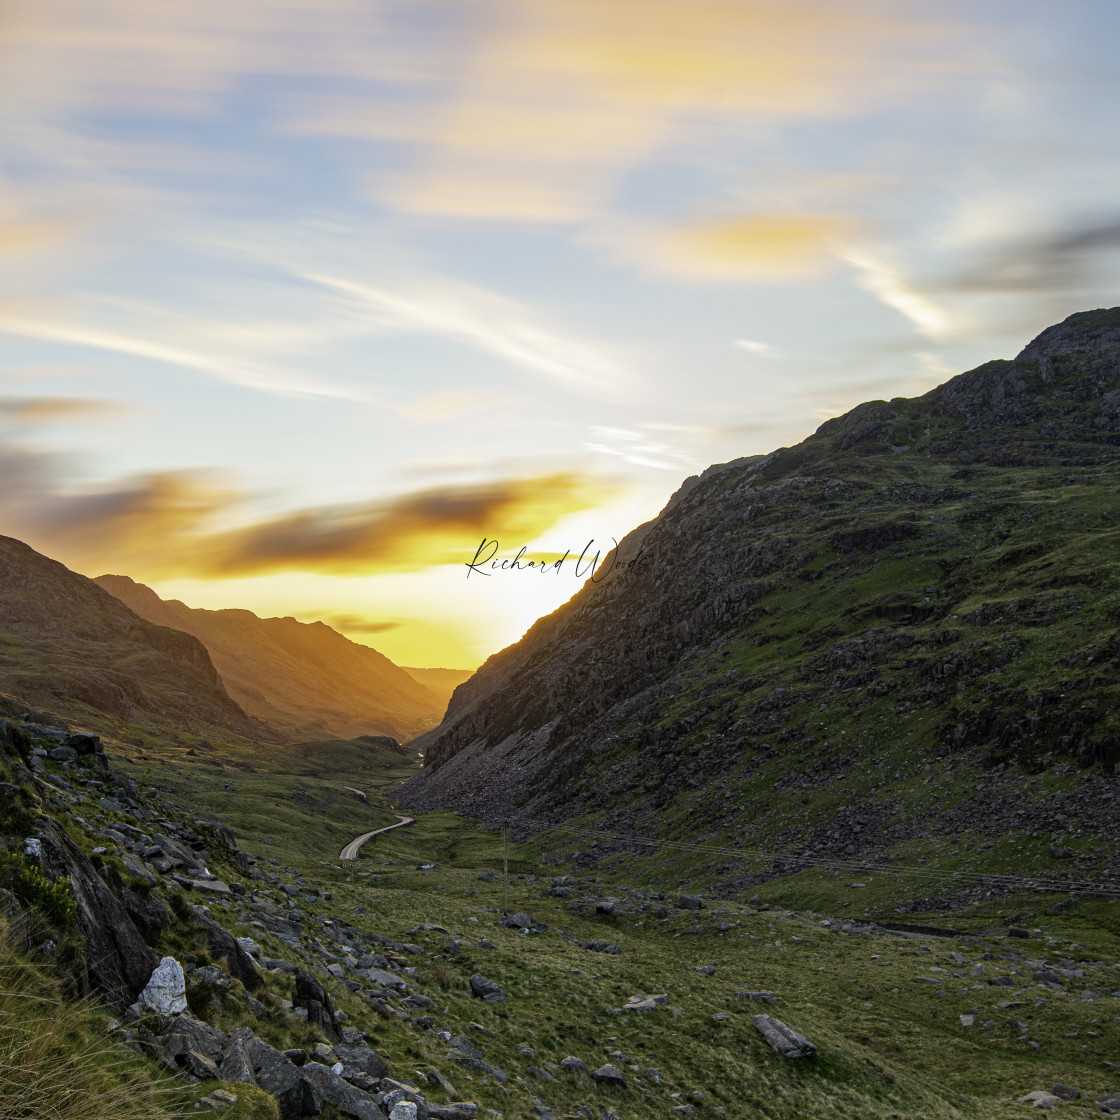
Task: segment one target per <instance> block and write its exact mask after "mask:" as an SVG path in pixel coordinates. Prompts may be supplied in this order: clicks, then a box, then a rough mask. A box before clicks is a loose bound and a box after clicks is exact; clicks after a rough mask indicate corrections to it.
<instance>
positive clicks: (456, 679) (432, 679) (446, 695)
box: [402, 665, 474, 709]
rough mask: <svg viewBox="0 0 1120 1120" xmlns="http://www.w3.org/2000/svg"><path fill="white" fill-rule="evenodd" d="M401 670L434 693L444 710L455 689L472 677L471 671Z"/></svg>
mask: <svg viewBox="0 0 1120 1120" xmlns="http://www.w3.org/2000/svg"><path fill="white" fill-rule="evenodd" d="M402 668H403V669H404V671H405V672H406V673H407V674H408V675H409V676H410V677H412V678H413V679H414V680H417V681H419V682H420V683H421V684H422V685H423V686H424V687H425V688H426V689H428V690H429V691H430V692H433V693H435V695H436V696H437V697H438V699H439V702H440V704H442V705H443V708H444V709H446V707H447V702H448V701H449V700H450V699H451V694H452V693H453V692H454V691H455V689H456V688H458V687H459V685H461V684H462V683H463V682H464V681H469V680H470V679H471V677H473V676H474V670H473V669H418V668H414V667H412V666H411V665H404V666H402Z"/></svg>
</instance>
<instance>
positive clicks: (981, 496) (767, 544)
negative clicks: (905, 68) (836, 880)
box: [400, 309, 1120, 857]
mask: <svg viewBox="0 0 1120 1120" xmlns="http://www.w3.org/2000/svg"><path fill="white" fill-rule="evenodd" d="M1118 481H1120V309H1112V310H1107V311H1106V310H1101V311H1092V312H1085V313H1082V314H1078V315H1073V316H1071V317H1070V318H1068V319H1067V320H1065V322H1063V323H1061V324H1059V325H1057V326H1054V327H1051V328H1049V329H1048V330H1046V331H1044V332H1043V333H1042V334H1041V335H1040V336H1039V337H1038V338H1036V339H1035V340H1034V341H1033V342H1031V343H1030V344H1029V345H1028V346H1027V347H1026V348H1025V349H1024V350H1023V351H1022V353H1021V354H1019V356H1018V357H1017V358H1016V359H1015V360H1014V361H992V362H988V363H986V364H985V365H983V366H981V367H979V368H978V369H974V370H972V371H970V372H968V373H963V374H961V375H959V376H957V377H954V378H953V379H952V380H950V381H948V382H946V383H945V384H943V385H941V386H939V387H938V388H936V389H934V390H932V391H931V392H929V393H926V394H925V395H924V396H922V397H918V398H915V399H903V398H896V399H894V400H891V401H871V402H869V403H866V404H862V405H860V406H859V407H857V408H855V409H853V410H852V411H851V412H849V413H847V414H846V415H844V416H841V417H838V418H836V419H833V420H829V421H828V422H826V423H825V424H823V425H821V427H820V428H819V429H818V430H817V432H816V433H815V434H814V435H812V436H810V437H809V438H808V439H806V440H805V441H804V442H802V443H800V444H798V445H797V446H796V447H792V448H780V449H779V450H777V451H775V452H773V453H772V454H770V455H766V456H754V457H750V458H745V459H739V460H737V461H735V462H731V463H725V464H721V465H718V466H713V467H710V468H709V469H708V470H707V471H705V472H704V473H703V474H702V475H701V476H699V477H698V478H691V479H689V480H688V481H687V482H685V484H684V485H683V486H682V487H681V488H680V490H679V491H678V492H677V493H676V494H675V495H674V496H673V498H672V499H671V500H670V502H669V503H668V505H667V506H666V508H665V509H664V510H663V511H662V513H661V514H660V515H659V516H658V517H657V518H656V519H655V520H653V521H651V522H649V523H647V524H646V525H643V526H641V527H640V528H638V529H636V530H634V532H632V533H631V534H630V535H629V536H628V537H627V538H626V539H625V540H624V541H623V542H622V543H621V545H620V547H619V551H618V556H617V557H612V558H608V561H609V570H608V562H605V563H604V565H603V567H601V568H600V569H599V571H598V572H597V573H596V578H597V579H599V582H598V583H595V582H592V581H588V582H587V583H585V584H584V585H583V587H582V589H581V590H580V591H579V592H578V594H576V595H575V596H574V598H573V599H572V600H571V601H570V602H569V603H567V604H566V605H564V606H563V607H561V608H560V609H559V610H557V611H555V612H554V613H553V614H551V615H549V616H547V617H545V618H542V619H541V620H539V621H538V622H537V623H536V624H535V625H534V626H533V627H532V628H531V629H530V630H529V631H528V633H527V634H526V635H525V637H524V638H523V639H522V640H521V641H520V642H518V643H517V644H516V645H514V646H510V647H509V648H507V649H505V650H502V651H501V652H500V653H498V654H496V655H494V656H493V657H491V658H490V659H489V660H488V661H487V662H486V663H485V664H484V665H483V666H482V667H481V668H480V669H479V670H478V672H477V673H476V674H475V675H474V676H473V677H472V678H471V679H470V680H469V681H467V682H466V683H465V684H463V685H460V686H459V688H457V689H456V691H455V693H454V696H453V697H452V700H451V703H450V705H449V707H448V711H447V714H446V717H445V718H444V720H443V722H442V723H441V724H440V725H439V727H437V728H435V729H434V730H433V731H431V732H429V733H428V734H427V735H425V736H424V737H423V738H421V739H420V740H418V741H417V743H416V744H414V745H415V746H416V747H417V748H418V749H420V750H422V751H423V752H424V757H425V763H426V764H425V767H424V770H423V771H422V772H421V773H420V774H419V775H417V776H416V777H414V778H412V779H411V780H409V782H408V783H407V784H406V785H405V786H403V788H402V790H401V792H400V802H401V804H403V805H405V806H411V807H413V808H431V807H436V806H444V807H449V808H453V809H456V810H459V811H461V812H463V813H464V814H467V815H470V816H474V817H481V818H483V819H490V820H496V819H498V818H501V817H504V816H509V815H515V816H517V817H519V818H522V819H523V820H525V821H529V822H536V823H537V824H538V825H539V824H541V823H543V822H557V821H562V820H565V819H567V818H571V817H577V816H579V817H586V816H587V815H589V814H595V815H597V818H598V820H599V821H600V822H601V823H606V824H610V825H616V826H619V827H622V826H625V827H626V828H638V829H641V830H642V832H643V834H650V835H659V836H668V835H673V836H676V835H688V836H692V837H695V836H697V835H702V836H703V837H705V838H709V837H715V836H723V837H724V838H725V839H727V840H729V841H730V840H734V841H735V842H736V843H743V842H752V841H753V842H757V843H759V844H760V845H763V846H766V847H768V848H770V849H772V850H777V849H778V848H784V849H785V850H793V851H801V852H816V853H819V854H830V853H831V854H847V855H848V856H849V857H850V856H851V855H852V854H854V853H862V852H867V851H870V850H883V849H885V848H886V847H889V846H890V845H891V844H901V843H903V842H905V841H906V840H907V838H912V837H914V836H916V835H918V834H919V833H920V832H921V831H922V830H925V831H927V832H928V831H929V830H932V831H933V832H934V833H937V834H940V833H944V834H946V835H948V834H954V835H957V834H961V833H964V832H969V831H980V832H987V833H995V832H1001V833H1006V832H1008V831H1011V830H1013V829H1014V828H1015V827H1021V828H1026V827H1031V822H1034V827H1036V828H1038V827H1040V824H1039V822H1051V823H1053V826H1054V827H1055V828H1057V829H1059V831H1060V830H1061V829H1064V828H1067V827H1068V828H1070V829H1072V828H1073V827H1074V825H1075V824H1079V823H1080V821H1081V820H1082V819H1084V818H1086V817H1090V816H1092V817H1093V818H1094V819H1101V814H1102V813H1103V814H1105V815H1107V813H1108V812H1114V811H1115V807H1116V805H1117V804H1120V782H1117V780H1116V777H1115V776H1110V772H1111V767H1112V766H1113V764H1114V763H1115V762H1116V761H1117V759H1118V758H1120V703H1118V701H1120V686H1118V683H1117V682H1118V679H1120V677H1118V674H1117V667H1118V666H1120V635H1118V633H1117V623H1118V622H1120V574H1118V568H1117V563H1116V561H1117V559H1118V556H1120V495H1118V492H1117V484H1118ZM635 558H638V562H637V563H636V564H635V565H634V566H632V567H630V566H627V565H629V564H630V561H632V560H635ZM1024 771H1025V772H1027V773H1030V774H1036V775H1039V776H1040V777H1039V782H1040V784H1039V785H1038V786H1037V787H1032V788H1036V790H1037V797H1035V796H1034V795H1033V794H1032V795H1031V796H1030V797H1026V795H1023V794H1021V793H1018V792H1014V791H1011V790H1010V788H1009V787H1007V786H1006V783H1005V782H1004V778H1005V776H1006V775H1008V774H1010V773H1012V772H1015V773H1020V774H1021V773H1022V772H1024ZM931 787H932V788H931ZM1063 799H1065V800H1064V801H1063Z"/></svg>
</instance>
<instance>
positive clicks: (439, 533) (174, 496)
mask: <svg viewBox="0 0 1120 1120" xmlns="http://www.w3.org/2000/svg"><path fill="white" fill-rule="evenodd" d="M46 462H49V460H46V457H38V458H37V457H36V456H35V455H34V453H24V454H21V455H9V459H8V461H7V462H5V461H4V460H3V458H2V457H0V477H3V476H4V475H8V476H9V478H11V479H12V480H13V481H14V482H15V483H16V485H14V486H13V487H10V488H6V493H5V494H3V495H0V516H2V517H3V519H4V523H5V524H6V526H7V527H6V531H7V532H9V533H12V534H13V535H15V536H22V537H23V539H25V540H27V541H28V543H30V544H32V545H33V546H34V547H37V548H41V549H43V550H44V551H47V552H49V553H50V554H51V555H52V556H56V557H58V558H59V559H61V560H63V562H65V563H67V564H69V565H71V566H73V567H76V568H78V569H79V570H83V571H97V572H101V571H109V570H112V571H125V572H128V573H129V574H130V575H133V576H134V577H135V578H139V579H143V580H155V579H174V578H180V577H187V578H196V579H221V578H230V577H245V576H254V575H263V574H268V573H274V572H287V571H302V572H314V573H318V574H330V575H342V576H363V575H372V574H378V573H383V572H388V571H420V570H423V569H425V568H430V567H434V566H438V565H441V564H453V563H458V562H459V561H460V560H461V554H463V553H464V552H471V551H473V550H474V549H475V548H476V547H477V544H478V542H479V541H480V540H481V539H482V538H483V537H491V538H493V537H500V538H502V539H506V540H515V539H516V540H520V541H531V540H533V539H534V538H535V537H537V536H539V535H540V534H541V533H542V532H544V531H545V530H546V529H548V528H549V527H550V526H552V525H553V524H555V523H556V522H557V521H558V520H559V519H560V518H562V517H564V516H565V515H567V514H570V513H573V512H577V511H579V510H582V509H588V508H591V507H593V506H596V505H599V504H601V503H603V502H605V501H607V500H608V499H610V498H612V497H614V496H615V494H616V493H617V487H615V486H613V485H611V484H609V483H607V482H604V481H603V480H602V479H598V478H595V477H593V476H590V475H586V474H580V473H575V472H569V473H557V474H551V475H544V476H540V477H536V478H519V479H505V480H500V481H495V482H490V483H484V484H479V485H475V486H448V487H441V488H438V489H429V490H422V491H417V492H414V493H411V494H404V495H401V496H399V497H397V498H394V499H391V500H389V501H385V502H370V503H364V504H352V505H344V506H343V505H337V506H328V507H323V508H319V509H307V510H298V511H295V512H293V513H290V514H286V515H283V516H280V517H275V518H271V519H265V520H258V521H255V522H253V521H250V522H249V523H248V524H241V525H236V524H233V525H231V522H234V519H235V518H236V517H237V516H238V513H239V509H240V507H241V506H242V505H243V501H244V498H243V495H241V494H239V493H238V492H236V491H235V490H233V489H231V488H230V487H228V486H226V485H224V484H223V483H222V482H221V481H220V480H219V479H216V478H215V477H213V476H208V475H205V474H202V473H194V474H191V473H180V474H173V473H166V474H152V475H147V476H144V477H141V478H138V479H135V480H132V481H131V482H130V483H128V484H127V485H124V486H120V487H118V488H115V489H110V490H105V491H101V492H96V493H85V494H66V493H60V492H58V491H57V490H55V489H53V488H52V485H51V483H50V480H49V479H48V478H46V477H45V476H44V471H43V467H44V464H45V463H46Z"/></svg>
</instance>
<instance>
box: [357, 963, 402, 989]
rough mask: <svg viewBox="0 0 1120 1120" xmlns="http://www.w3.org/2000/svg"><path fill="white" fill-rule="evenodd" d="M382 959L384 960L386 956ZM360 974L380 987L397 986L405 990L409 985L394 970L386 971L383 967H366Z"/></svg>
mask: <svg viewBox="0 0 1120 1120" xmlns="http://www.w3.org/2000/svg"><path fill="white" fill-rule="evenodd" d="M382 960H384V957H383V958H382ZM360 974H361V975H362V976H364V977H365V978H366V979H367V980H368V981H369V982H370V983H371V984H375V985H376V986H377V987H379V988H396V989H398V990H400V991H403V990H404V988H406V987H407V984H406V982H405V980H404V979H403V978H402V977H400V976H397V975H396V973H393V972H386V971H385V969H383V968H364V969H362V970H361V973H360Z"/></svg>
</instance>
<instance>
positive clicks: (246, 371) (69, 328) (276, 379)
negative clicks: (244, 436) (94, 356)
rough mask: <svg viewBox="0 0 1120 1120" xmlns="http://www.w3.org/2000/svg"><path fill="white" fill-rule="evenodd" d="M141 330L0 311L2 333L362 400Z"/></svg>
mask: <svg viewBox="0 0 1120 1120" xmlns="http://www.w3.org/2000/svg"><path fill="white" fill-rule="evenodd" d="M184 326H185V324H184ZM136 329H137V332H138V333H136V334H126V333H122V332H120V331H115V330H107V329H104V328H101V327H97V326H84V325H82V324H80V323H76V322H73V321H71V320H68V319H63V318H57V319H50V318H43V317H33V316H30V315H26V314H21V313H18V312H12V311H11V310H8V311H5V310H4V308H3V307H2V306H0V333H7V334H12V335H18V336H20V337H22V338H33V339H38V340H40V341H43V342H57V343H61V344H64V345H70V346H82V347H90V348H92V349H96V350H106V351H109V352H111V353H116V354H127V355H130V356H132V357H138V358H149V359H151V360H153V361H156V362H161V363H164V364H167V365H172V366H179V367H180V368H183V369H189V370H194V371H195V372H198V373H203V374H206V375H208V376H210V377H213V378H216V379H217V380H219V381H227V382H230V383H232V384H234V385H241V386H244V387H245V388H250V389H260V390H264V391H266V392H270V393H279V394H282V395H285V396H323V397H343V398H348V399H361V394H359V393H358V392H356V391H355V390H354V389H351V388H346V387H344V386H341V385H337V384H332V383H331V382H330V381H329V380H328V379H325V378H321V377H314V378H311V377H308V376H306V374H303V373H302V372H298V371H295V370H289V369H284V368H283V367H281V366H277V365H271V364H267V363H265V362H263V361H261V360H257V359H252V358H249V359H240V360H238V359H236V358H230V357H229V356H228V355H227V354H223V353H220V352H214V351H209V350H205V349H200V348H196V347H190V346H183V345H180V344H178V343H175V342H168V341H164V340H162V339H161V338H159V337H158V334H159V330H160V328H159V327H158V326H156V325H155V324H154V323H151V322H142V323H139V324H137V325H136ZM144 330H147V331H149V332H151V333H149V334H148V335H147V336H145V335H144V334H142V333H139V332H141V331H144Z"/></svg>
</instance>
